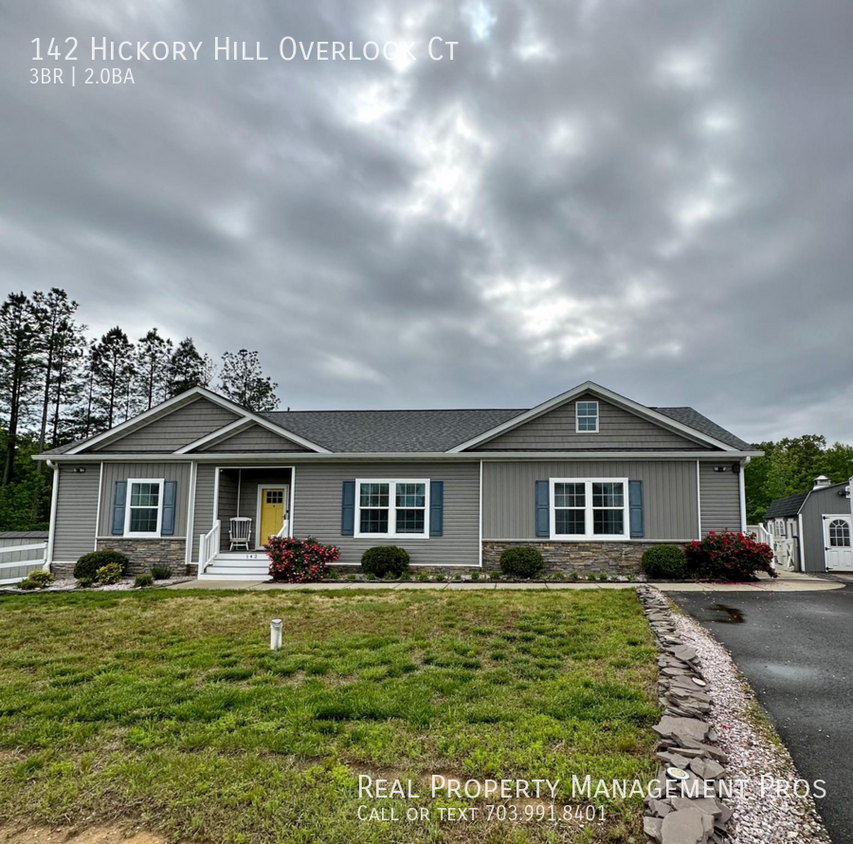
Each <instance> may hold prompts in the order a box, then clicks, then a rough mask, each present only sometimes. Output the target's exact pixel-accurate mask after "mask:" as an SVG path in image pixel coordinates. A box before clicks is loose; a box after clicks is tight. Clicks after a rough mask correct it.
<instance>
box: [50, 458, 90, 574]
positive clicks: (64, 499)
mask: <svg viewBox="0 0 853 844" xmlns="http://www.w3.org/2000/svg"><path fill="white" fill-rule="evenodd" d="M75 468H77V467H75V466H66V465H62V466H60V469H59V476H58V477H59V488H58V489H57V498H56V530H55V534H54V540H53V560H54V562H57V563H76V562H77V560H78V559H79V558H80V557H82V556H83V554H88V553H89V552H90V551H94V550H95V528H96V525H97V521H98V487H99V485H100V481H101V467H100V466H99V465H98V464H96V463H95V464H93V463H87V464H86V466H85V467H84V468H85V469H86V471H85V472H75V471H74V470H75Z"/></svg>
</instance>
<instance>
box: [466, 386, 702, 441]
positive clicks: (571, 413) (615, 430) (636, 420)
mask: <svg viewBox="0 0 853 844" xmlns="http://www.w3.org/2000/svg"><path fill="white" fill-rule="evenodd" d="M575 401H598V417H599V418H598V433H596V434H591V433H580V434H579V433H577V432H576V431H575V427H576V426H575ZM696 445H697V444H696V442H695V441H694V440H692V439H688V438H687V437H682V436H680V435H679V434H675V433H673V432H671V431H669V430H667V429H666V428H663V427H661V426H659V425H656V424H654V423H653V422H649V421H648V420H647V419H642V418H640V417H639V416H635V415H634V414H633V413H629V412H628V411H627V410H623V409H622V408H621V407H617V406H616V405H613V404H609V403H608V402H605V401H601V400H600V399H596V398H595V396H581V397H579V398H578V399H576V400H572V401H570V402H568V403H566V404H564V405H561V406H560V407H557V408H555V409H554V410H551V411H549V412H548V413H545V414H543V415H542V416H539V417H537V418H536V419H531V420H530V422H525V423H524V424H523V425H520V426H519V427H518V428H516V429H515V430H512V431H507V433H505V434H501V435H500V436H498V437H495V439H493V440H490V441H489V442H486V443H483V444H482V445H480V446H477V449H476V450H478V451H553V450H563V451H566V450H571V449H576V448H585V449H591V450H594V449H602V450H603V449H612V448H628V449H636V448H644V449H649V450H659V449H660V450H664V449H670V448H675V449H695V448H696ZM702 447H703V448H708V446H707V445H703V446H702Z"/></svg>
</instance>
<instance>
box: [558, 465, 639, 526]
mask: <svg viewBox="0 0 853 844" xmlns="http://www.w3.org/2000/svg"><path fill="white" fill-rule="evenodd" d="M630 530H631V527H630V518H629V513H628V479H627V478H551V539H627V538H628V537H629V536H630Z"/></svg>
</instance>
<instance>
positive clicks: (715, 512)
mask: <svg viewBox="0 0 853 844" xmlns="http://www.w3.org/2000/svg"><path fill="white" fill-rule="evenodd" d="M760 454H761V452H758V451H756V450H755V449H754V448H753V447H752V446H750V445H749V444H748V443H746V442H744V441H743V440H741V439H739V438H738V437H736V436H735V435H734V434H732V433H729V432H728V431H726V430H725V429H723V428H721V427H720V426H719V425H717V424H715V423H714V422H712V421H711V420H710V419H708V418H706V417H705V416H702V415H701V414H700V413H697V412H696V411H695V410H693V409H692V408H689V407H646V406H644V405H641V404H639V403H638V402H635V401H633V400H631V399H628V398H626V397H624V396H621V395H619V394H617V393H615V392H613V391H611V390H608V389H606V388H604V387H601V386H599V385H597V384H594V383H592V382H590V381H587V382H586V383H584V384H580V385H579V386H577V387H574V388H573V389H571V390H568V391H567V392H564V393H562V394H560V395H558V396H556V397H555V398H552V399H549V400H548V401H545V402H543V403H542V404H539V405H537V406H536V407H534V408H532V409H510V410H376V411H371V410H318V411H279V412H272V413H254V412H252V411H250V410H247V409H245V408H243V407H240V406H238V405H236V404H234V403H232V402H230V401H228V400H227V399H225V398H223V397H222V396H219V395H216V394H215V393H213V392H210V391H209V390H206V389H201V388H196V389H192V390H189V391H187V392H186V393H183V394H182V395H179V396H176V397H175V398H172V399H170V400H169V401H166V402H163V403H162V404H160V405H158V406H156V407H154V408H152V409H151V410H149V411H147V412H145V413H142V414H141V415H139V416H137V417H136V418H135V419H131V420H129V421H127V422H125V423H123V424H121V425H118V426H116V427H115V428H113V429H111V430H109V431H107V432H105V433H102V434H99V435H97V436H95V437H92V438H91V439H88V440H86V441H84V442H77V443H74V444H71V445H67V446H63V447H60V448H56V449H53V450H52V451H48V452H46V453H45V454H43V455H40V456H39V458H37V459H43V460H47V461H48V463H49V465H50V467H52V469H53V472H54V485H53V502H52V506H51V518H50V536H49V540H48V549H47V554H48V561H49V563H50V564H51V566H52V568H53V570H54V571H56V572H60V573H66V572H68V571H70V569H71V568H72V567H73V564H74V562H75V561H76V560H77V559H78V557H80V556H81V555H82V554H85V553H87V552H90V551H92V550H95V549H101V550H103V549H117V550H120V551H122V552H124V553H125V554H127V556H128V557H129V558H130V560H131V572H139V571H144V570H146V569H149V568H150V566H151V565H152V564H155V563H165V564H167V565H169V566H171V567H172V569H173V571H180V572H187V573H192V574H197V575H198V576H199V577H201V578H214V577H215V578H221V577H235V578H239V577H245V578H254V579H257V578H258V577H259V576H261V575H263V574H264V573H265V572H266V558H265V554H264V551H263V548H262V546H263V544H264V542H265V541H266V538H267V537H268V536H270V535H273V534H284V535H291V536H297V537H305V536H314V537H316V538H317V539H318V540H319V541H321V542H323V543H327V544H334V545H337V546H339V547H340V549H341V558H340V565H342V566H358V565H359V563H360V560H361V555H362V553H363V552H364V551H365V550H366V549H368V548H370V547H372V546H374V545H380V544H395V545H400V546H402V547H404V548H406V550H407V551H408V552H409V554H410V555H411V561H412V566H413V567H415V568H417V567H427V568H433V569H437V568H442V569H443V570H445V571H447V570H448V569H449V570H450V572H452V571H453V570H454V569H455V570H457V571H459V570H461V571H464V570H466V569H471V568H476V567H480V568H483V569H487V570H488V569H493V568H495V567H497V565H498V560H499V558H500V554H501V552H502V551H503V550H504V549H505V548H507V547H509V546H514V545H533V546H536V547H538V548H540V549H541V550H542V552H543V555H544V556H545V559H546V563H547V566H548V569H549V570H551V571H562V572H569V571H573V570H574V571H581V572H584V571H586V572H592V571H595V572H607V573H611V574H614V573H627V572H632V571H637V570H638V569H639V560H640V556H641V555H642V552H643V550H644V549H645V548H647V547H648V546H649V545H650V544H653V543H662V542H677V543H686V542H689V541H692V540H694V539H696V538H699V537H702V536H703V535H704V534H706V533H708V532H709V531H718V532H719V531H741V530H744V529H745V515H744V514H745V505H744V486H743V471H742V468H743V466H744V465H745V463H746V462H748V461H749V459H750V458H751V457H752V456H757V455H760ZM235 519H243V520H244V521H243V522H242V530H243V531H244V532H246V533H248V546H247V547H245V546H239V547H236V548H235V547H233V544H232V542H231V538H232V537H230V534H231V533H232V531H233V532H234V533H235V535H239V534H240V529H241V524H240V523H237V522H234V521H233V520H235ZM246 520H248V521H246Z"/></svg>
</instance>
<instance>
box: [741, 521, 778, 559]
mask: <svg viewBox="0 0 853 844" xmlns="http://www.w3.org/2000/svg"><path fill="white" fill-rule="evenodd" d="M746 532H747V533H751V534H752V535H753V536H754V537H755V541H756V542H763V543H764V544H765V545H769V546H770V547H771V548H773V555H774V556H773V563H772V565H773V567H774V568H775V567H776V563H777V560H776V549H775V547H774V540H775V539H776V537H775V536H773V534H772V533H770V531H769V530H767V528H766V527H764V525H747V526H746Z"/></svg>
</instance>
